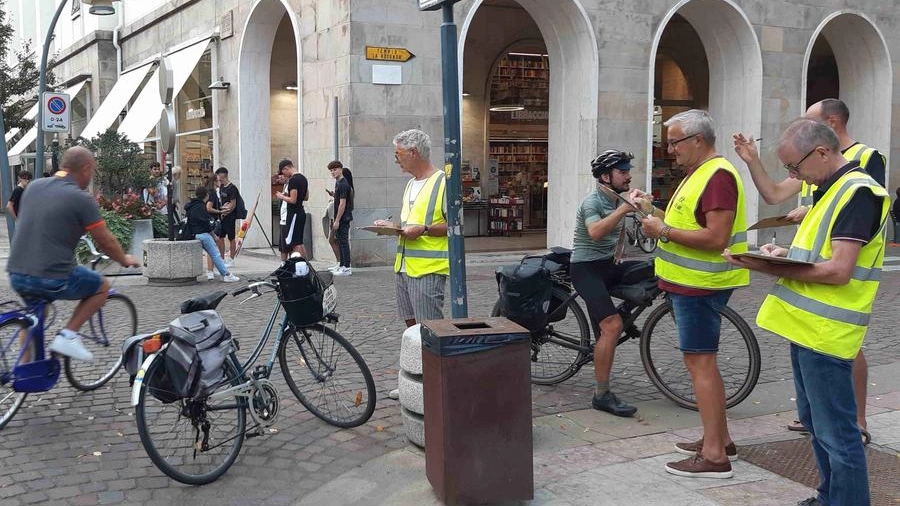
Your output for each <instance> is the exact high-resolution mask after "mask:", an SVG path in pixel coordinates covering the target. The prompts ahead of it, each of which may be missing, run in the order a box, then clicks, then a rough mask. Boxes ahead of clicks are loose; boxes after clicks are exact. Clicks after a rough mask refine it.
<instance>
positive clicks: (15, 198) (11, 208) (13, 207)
mask: <svg viewBox="0 0 900 506" xmlns="http://www.w3.org/2000/svg"><path fill="white" fill-rule="evenodd" d="M16 177H17V178H18V180H19V181H18V182H19V184H17V185H16V187H15V188H14V189H13V192H12V195H11V196H10V197H9V202H7V203H6V210H7V211H8V212H9V213H10V214H12V217H13V219H14V220H17V219H19V201H20V200H21V199H22V194H23V193H25V187H26V186H28V183H30V182H31V177H32V176H31V173H30V172H28V171H27V170H21V171H19V173H18V174H17V175H16Z"/></svg>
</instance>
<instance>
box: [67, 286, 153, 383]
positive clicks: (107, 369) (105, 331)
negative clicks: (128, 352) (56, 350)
mask: <svg viewBox="0 0 900 506" xmlns="http://www.w3.org/2000/svg"><path fill="white" fill-rule="evenodd" d="M135 334H137V310H136V309H135V307H134V303H132V302H131V299H129V298H128V297H126V296H124V295H122V294H121V293H114V294H111V295H110V296H109V298H107V299H106V304H104V305H103V307H102V308H100V311H97V313H96V314H94V316H92V317H91V319H90V320H88V322H87V323H85V324H84V326H83V327H81V336H82V342H83V343H84V346H85V348H87V349H88V350H90V351H91V353H93V354H94V359H93V360H91V361H90V362H82V361H79V360H72V359H71V358H69V357H66V359H65V369H66V378H68V379H69V383H71V384H72V386H73V387H75V388H77V389H78V390H81V391H84V392H87V391H90V390H96V389H97V388H100V387H101V386H103V385H104V384H106V382H107V381H109V380H110V379H111V378H112V377H113V376H114V375H115V374H116V371H118V370H119V367H121V366H122V343H123V342H124V341H125V339H126V338H128V337H131V336H133V335H135Z"/></svg>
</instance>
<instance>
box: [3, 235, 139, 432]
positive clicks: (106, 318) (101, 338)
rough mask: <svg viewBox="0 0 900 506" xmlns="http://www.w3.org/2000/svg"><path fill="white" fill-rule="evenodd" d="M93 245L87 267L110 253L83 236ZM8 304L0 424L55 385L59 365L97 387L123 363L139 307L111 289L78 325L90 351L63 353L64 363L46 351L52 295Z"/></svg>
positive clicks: (74, 380)
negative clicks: (86, 354) (80, 356)
mask: <svg viewBox="0 0 900 506" xmlns="http://www.w3.org/2000/svg"><path fill="white" fill-rule="evenodd" d="M83 240H84V242H85V244H87V245H88V248H89V249H90V251H91V254H92V256H93V260H91V269H96V268H97V264H98V263H100V262H101V261H103V260H108V259H109V257H107V256H106V255H103V254H101V253H99V252H98V251H97V250H96V248H95V247H94V245H93V243H92V242H91V241H90V239H88V238H86V237H85V238H83ZM0 307H8V308H11V309H10V310H6V311H4V312H3V313H0V429H2V428H3V427H4V426H6V424H7V423H8V422H9V421H10V420H11V419H12V417H13V416H14V415H15V414H16V411H18V410H19V408H20V407H21V406H22V403H23V402H24V401H25V397H26V396H27V395H28V394H29V393H33V392H46V391H47V390H50V389H51V388H53V386H54V385H56V382H57V380H58V379H59V374H60V372H61V369H64V370H65V373H66V378H68V380H69V383H71V384H72V386H73V387H75V388H76V389H78V390H81V391H90V390H95V389H97V388H100V387H101V386H103V385H104V384H106V382H108V381H109V380H110V379H112V377H113V376H114V375H115V374H116V371H118V370H119V368H120V367H121V366H122V348H121V346H122V343H123V342H124V340H125V338H127V337H129V336H132V335H134V334H136V333H137V310H136V309H135V306H134V303H132V302H131V299H129V298H128V297H126V296H125V295H122V294H121V293H118V292H116V291H115V290H110V291H109V297H108V298H107V300H106V304H104V305H103V307H102V308H100V310H99V311H97V313H96V314H94V315H93V316H92V317H91V319H90V320H89V321H88V322H87V323H86V324H85V325H84V327H82V328H81V335H82V338H83V339H82V341H83V343H84V346H85V347H86V348H88V349H89V350H90V351H91V352H92V353H93V354H94V359H93V360H92V361H90V362H80V361H77V360H71V359H69V357H64V360H63V364H62V367H60V361H59V358H58V356H57V354H55V353H53V354H50V356H49V357H48V356H47V352H46V350H45V348H44V336H45V334H46V332H45V331H46V330H47V329H48V328H49V327H50V325H52V324H53V321H54V320H55V315H56V309H55V308H54V306H53V303H52V301H48V300H31V301H28V302H27V303H26V305H24V306H21V305H19V303H18V302H15V301H8V302H4V303H0Z"/></svg>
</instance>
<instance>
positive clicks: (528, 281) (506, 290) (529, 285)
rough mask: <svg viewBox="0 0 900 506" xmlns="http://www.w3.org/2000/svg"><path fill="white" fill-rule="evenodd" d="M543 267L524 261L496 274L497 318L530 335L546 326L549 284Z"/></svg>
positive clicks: (548, 278)
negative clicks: (499, 317) (516, 326)
mask: <svg viewBox="0 0 900 506" xmlns="http://www.w3.org/2000/svg"><path fill="white" fill-rule="evenodd" d="M544 263H545V262H543V261H541V262H539V263H532V262H524V261H523V262H522V263H520V264H519V265H506V266H502V267H498V268H497V271H496V274H497V289H498V291H499V292H500V314H502V315H504V316H506V317H507V318H509V319H510V320H512V321H513V322H515V323H517V324H519V325H521V326H523V327H525V328H526V329H528V330H530V331H532V332H536V331H538V330H540V329H542V328H543V327H544V326H545V325H546V324H547V311H548V309H549V306H550V289H551V287H552V282H551V280H550V271H549V270H548V269H547V267H546V266H545V265H544Z"/></svg>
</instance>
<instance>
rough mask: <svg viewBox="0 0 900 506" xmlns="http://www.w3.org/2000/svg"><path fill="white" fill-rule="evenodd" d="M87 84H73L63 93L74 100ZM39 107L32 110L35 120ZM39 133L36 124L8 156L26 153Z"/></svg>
mask: <svg viewBox="0 0 900 506" xmlns="http://www.w3.org/2000/svg"><path fill="white" fill-rule="evenodd" d="M86 82H87V81H81V82H80V83H76V84H73V85H72V86H69V87H68V88H66V89H65V91H63V93H65V94H66V95H68V96H69V98H70V99H74V98H75V97H76V96H77V95H78V92H79V91H81V88H82V87H83V86H84V83H86ZM39 106H40V102H38V103H37V104H35V106H34V107H33V108H32V109H33V111H34V116H33V118H35V119H36V118H37V108H38V107H39ZM32 109H29V111H28V114H31V113H32ZM28 114H26V115H25V116H26V117H28ZM37 133H38V125H37V124H35V125H34V126H32V127H31V129H30V130H28V131H27V132H25V135H24V136H22V138H21V139H19V142H17V143H16V145H15V146H13V147H12V148H10V150H9V153H8V156H9V157H13V156H16V155H20V154H22V153H24V152H25V150H26V149H27V148H28V147H29V146H30V145H31V143H33V142H34V141H35V140H36V139H37Z"/></svg>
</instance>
